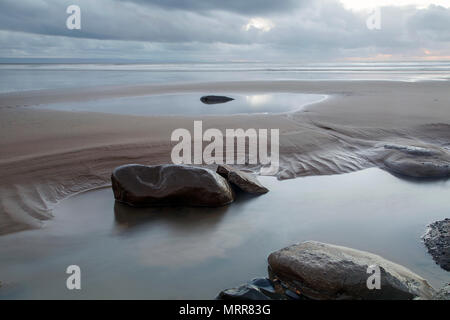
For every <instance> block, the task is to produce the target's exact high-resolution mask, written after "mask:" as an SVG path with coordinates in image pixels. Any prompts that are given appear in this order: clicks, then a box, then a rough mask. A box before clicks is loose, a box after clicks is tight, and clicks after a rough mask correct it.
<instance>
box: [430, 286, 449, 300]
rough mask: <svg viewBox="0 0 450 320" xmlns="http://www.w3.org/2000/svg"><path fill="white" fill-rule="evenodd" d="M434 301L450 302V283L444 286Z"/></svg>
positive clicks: (434, 297)
mask: <svg viewBox="0 0 450 320" xmlns="http://www.w3.org/2000/svg"><path fill="white" fill-rule="evenodd" d="M433 299H434V300H450V283H448V284H447V285H445V286H443V287H442V288H441V289H440V290H439V291H438V292H437V293H436V294H435V295H434V296H433Z"/></svg>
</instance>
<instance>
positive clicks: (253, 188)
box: [217, 164, 269, 194]
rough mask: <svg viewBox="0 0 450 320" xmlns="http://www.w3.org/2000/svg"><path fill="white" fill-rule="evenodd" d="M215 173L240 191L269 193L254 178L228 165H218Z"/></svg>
mask: <svg viewBox="0 0 450 320" xmlns="http://www.w3.org/2000/svg"><path fill="white" fill-rule="evenodd" d="M217 173H218V174H220V175H221V176H222V177H224V178H225V179H227V180H228V182H230V183H231V184H233V185H235V186H236V187H238V188H239V189H241V190H242V191H245V192H248V193H252V194H264V193H267V192H269V189H267V188H266V187H264V186H263V185H262V184H261V183H260V182H259V181H258V179H257V178H256V177H255V176H253V175H252V174H250V173H246V172H243V171H240V170H237V169H235V168H233V167H231V166H229V165H226V164H221V165H219V166H218V167H217Z"/></svg>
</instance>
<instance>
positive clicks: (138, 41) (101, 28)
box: [0, 0, 450, 62]
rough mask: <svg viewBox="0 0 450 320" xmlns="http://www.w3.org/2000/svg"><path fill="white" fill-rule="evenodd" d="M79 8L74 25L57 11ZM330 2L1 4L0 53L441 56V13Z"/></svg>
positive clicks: (8, 0)
mask: <svg viewBox="0 0 450 320" xmlns="http://www.w3.org/2000/svg"><path fill="white" fill-rule="evenodd" d="M71 4H77V5H79V6H80V8H81V30H68V29H67V28H66V19H67V17H68V14H66V8H67V7H68V6H69V5H71ZM370 14H371V13H370V12H368V11H352V10H349V9H346V8H344V7H343V5H342V4H341V3H340V2H339V1H336V0H316V1H313V0H298V1H296V0H284V1H280V0H279V1H271V0H246V1H242V0H231V1H230V0H228V1H223V0H185V1H182V0H147V1H146V0H71V1H63V0H2V1H1V2H0V57H3V58H6V57H8V58H20V57H27V58H30V57H35V58H39V57H50V58H108V59H114V58H118V59H119V58H120V59H146V60H150V61H152V60H154V61H164V60H170V61H199V62H201V61H231V60H240V61H241V60H244V61H279V60H280V59H283V60H284V61H286V60H289V61H298V60H302V61H303V60H335V59H346V58H356V59H358V58H361V59H367V58H369V59H371V58H389V57H391V58H406V59H413V58H418V57H419V58H421V57H423V58H429V59H438V58H442V57H447V58H448V57H449V56H450V9H449V8H445V7H441V6H435V5H430V6H428V7H427V8H422V9H417V8H416V7H414V6H401V7H399V6H396V7H393V6H385V7H382V8H381V29H380V30H369V29H368V28H367V27H366V19H367V18H368V16H369V15H370Z"/></svg>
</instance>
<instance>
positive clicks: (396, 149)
mask: <svg viewBox="0 0 450 320" xmlns="http://www.w3.org/2000/svg"><path fill="white" fill-rule="evenodd" d="M384 149H385V151H387V154H386V156H385V157H384V160H383V162H384V165H385V167H386V169H387V170H390V171H392V172H394V173H397V174H401V175H404V176H409V177H415V178H442V177H448V176H450V153H449V152H448V151H447V150H444V149H441V148H438V147H436V146H428V147H417V146H402V145H394V144H386V145H385V146H384Z"/></svg>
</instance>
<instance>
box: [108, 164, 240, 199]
mask: <svg viewBox="0 0 450 320" xmlns="http://www.w3.org/2000/svg"><path fill="white" fill-rule="evenodd" d="M111 181H112V188H113V191H114V197H115V199H116V200H117V201H120V202H123V203H126V204H128V205H131V206H136V207H146V206H208V207H217V206H223V205H226V204H229V203H231V202H232V201H233V200H234V194H233V191H232V189H231V187H230V185H229V184H228V182H227V181H226V180H225V179H224V178H223V177H221V176H220V175H218V174H217V173H215V172H214V171H212V170H209V169H205V168H199V167H192V166H185V165H173V164H167V165H156V166H144V165H138V164H130V165H124V166H121V167H118V168H116V169H115V170H114V171H113V173H112V175H111Z"/></svg>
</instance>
